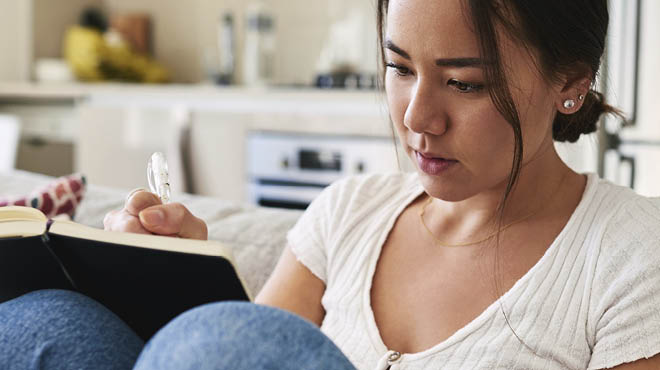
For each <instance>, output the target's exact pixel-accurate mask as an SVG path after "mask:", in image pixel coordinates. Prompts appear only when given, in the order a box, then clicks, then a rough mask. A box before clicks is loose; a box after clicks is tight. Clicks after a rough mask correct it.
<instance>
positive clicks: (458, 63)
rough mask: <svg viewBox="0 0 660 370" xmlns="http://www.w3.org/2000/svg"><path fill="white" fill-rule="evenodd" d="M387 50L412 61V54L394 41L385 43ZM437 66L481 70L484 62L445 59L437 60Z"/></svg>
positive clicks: (467, 59) (471, 59)
mask: <svg viewBox="0 0 660 370" xmlns="http://www.w3.org/2000/svg"><path fill="white" fill-rule="evenodd" d="M383 47H384V48H385V49H389V50H392V51H393V52H395V53H397V54H399V55H401V56H402V57H403V58H405V59H407V60H411V59H412V58H411V57H410V54H408V53H407V52H406V51H405V50H403V49H401V48H400V47H398V46H397V45H396V44H395V43H394V42H393V41H392V40H390V39H387V40H385V42H384V43H383ZM435 65H437V66H438V67H457V68H467V67H477V68H481V67H483V66H484V61H483V60H482V59H481V58H443V59H436V61H435Z"/></svg>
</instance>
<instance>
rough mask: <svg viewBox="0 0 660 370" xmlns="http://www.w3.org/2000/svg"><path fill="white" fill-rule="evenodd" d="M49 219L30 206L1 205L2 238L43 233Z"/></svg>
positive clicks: (0, 231) (0, 227) (0, 230)
mask: <svg viewBox="0 0 660 370" xmlns="http://www.w3.org/2000/svg"><path fill="white" fill-rule="evenodd" d="M47 222H48V219H47V218H46V216H44V214H43V213H41V212H40V211H39V210H37V209H34V208H30V207H16V206H11V207H0V238H18V237H29V236H36V235H42V234H43V233H44V232H46V223H47Z"/></svg>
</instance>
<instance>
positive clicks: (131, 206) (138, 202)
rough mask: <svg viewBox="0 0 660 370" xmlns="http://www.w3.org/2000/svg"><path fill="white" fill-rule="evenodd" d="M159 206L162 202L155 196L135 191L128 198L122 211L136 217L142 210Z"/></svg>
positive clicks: (146, 192) (142, 191)
mask: <svg viewBox="0 0 660 370" xmlns="http://www.w3.org/2000/svg"><path fill="white" fill-rule="evenodd" d="M159 204H162V202H161V201H160V198H158V196H157V195H156V194H154V193H151V192H148V191H146V190H143V189H137V190H136V191H134V192H133V193H131V194H130V195H129V196H128V198H127V200H126V205H125V206H124V209H125V210H126V212H128V213H129V214H131V215H133V216H137V215H138V214H139V213H140V211H142V210H143V209H145V208H149V207H152V206H155V205H159Z"/></svg>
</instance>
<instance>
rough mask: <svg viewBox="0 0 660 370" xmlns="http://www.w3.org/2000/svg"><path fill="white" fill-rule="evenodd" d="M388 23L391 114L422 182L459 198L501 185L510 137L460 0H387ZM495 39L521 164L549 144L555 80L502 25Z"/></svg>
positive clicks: (441, 194) (450, 198) (441, 193)
mask: <svg viewBox="0 0 660 370" xmlns="http://www.w3.org/2000/svg"><path fill="white" fill-rule="evenodd" d="M386 25H387V28H386V36H385V40H384V45H385V61H386V63H387V66H388V67H387V71H386V91H387V98H388V103H389V107H390V114H391V117H392V120H393V122H394V124H395V126H396V129H397V132H398V135H399V139H400V141H401V144H402V146H403V148H405V150H406V153H407V154H408V155H409V156H410V158H411V159H412V161H413V163H415V165H416V168H417V171H418V172H419V174H420V179H421V181H422V184H423V186H424V187H425V189H426V191H427V192H428V193H429V194H430V195H431V196H433V197H435V198H440V199H444V200H447V201H460V200H464V199H467V198H470V197H472V196H474V195H476V194H478V193H480V192H483V191H487V190H491V189H492V190H494V189H500V187H502V186H503V184H505V183H506V180H507V179H508V176H509V173H510V171H511V163H512V158H513V148H514V136H513V131H512V129H511V125H510V124H509V123H508V122H507V121H506V120H505V118H504V117H503V116H502V115H501V114H500V113H499V112H498V111H497V109H496V108H495V106H494V105H493V102H492V101H491V99H490V96H489V93H488V89H487V86H485V84H486V81H485V80H484V77H485V76H484V70H483V68H482V61H481V59H480V51H479V44H478V41H477V36H476V34H475V33H474V32H473V30H472V26H471V23H470V20H469V8H468V7H467V5H464V4H463V1H461V0H436V1H426V0H391V1H390V4H389V10H388V16H387V23H386ZM499 39H500V41H499V43H500V54H501V57H502V60H503V63H504V65H505V66H506V67H505V68H506V76H507V78H508V83H509V89H510V91H511V94H512V95H513V100H514V102H515V104H516V107H517V109H518V112H519V115H520V120H521V128H522V132H523V145H524V154H523V165H525V164H526V163H529V162H530V161H531V160H533V159H534V158H536V157H538V156H540V154H541V153H542V152H546V151H547V150H548V149H549V148H552V130H551V125H552V120H553V118H554V114H555V104H556V101H557V99H558V94H559V91H560V90H561V89H560V88H557V87H553V86H551V85H549V84H548V83H546V82H545V81H544V79H543V78H542V77H541V75H540V74H539V72H538V70H537V68H536V67H535V64H534V60H533V59H532V56H531V55H529V53H528V52H527V51H526V50H525V49H524V48H522V47H520V46H518V45H517V44H516V43H515V42H513V41H512V40H511V39H509V38H508V37H507V36H506V35H504V33H500V38H499ZM424 157H427V158H428V159H427V158H424ZM431 158H436V159H431ZM438 158H441V159H438ZM500 194H501V191H500Z"/></svg>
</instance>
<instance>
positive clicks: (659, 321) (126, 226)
mask: <svg viewBox="0 0 660 370" xmlns="http://www.w3.org/2000/svg"><path fill="white" fill-rule="evenodd" d="M378 10H379V30H380V31H381V33H380V34H381V38H382V40H381V41H382V45H383V61H384V63H385V65H386V66H387V70H386V72H385V88H386V93H387V98H388V104H389V108H390V113H391V118H392V122H393V124H394V126H395V127H396V130H397V133H398V136H399V139H400V141H401V144H402V147H403V148H404V149H405V150H406V153H407V154H408V155H409V156H410V158H411V159H412V160H413V162H414V163H415V164H416V169H417V171H416V173H413V174H388V175H369V176H361V177H355V178H349V179H346V180H342V181H340V182H338V183H335V184H333V185H332V186H330V187H329V188H328V189H326V190H325V191H324V192H323V194H322V195H321V196H319V198H318V199H316V200H315V201H314V202H313V203H312V205H310V207H309V209H308V210H307V211H306V213H305V214H304V215H303V216H302V218H301V219H300V220H299V222H298V223H297V225H296V226H295V227H294V228H293V229H292V230H291V231H290V232H289V235H288V241H289V245H288V246H287V247H286V248H285V251H284V253H283V255H282V257H281V259H280V261H279V263H278V265H277V267H276V268H275V271H274V272H273V274H272V276H271V278H270V280H269V281H268V282H267V284H266V285H265V287H264V288H263V290H262V291H261V293H260V294H259V296H258V297H257V299H256V301H257V303H261V304H263V305H268V306H274V307H278V308H281V309H284V310H287V311H290V312H293V313H295V314H297V315H299V316H301V317H303V318H305V319H307V320H309V321H311V322H312V323H314V324H316V325H317V326H320V327H321V331H322V332H323V333H324V334H325V335H327V337H325V336H323V335H322V334H320V333H321V331H318V330H316V329H314V328H313V327H312V326H311V325H308V324H307V323H306V322H303V321H301V320H299V319H297V318H296V317H295V316H293V315H289V314H286V313H284V312H283V311H279V310H276V309H271V308H267V307H265V306H262V305H232V304H222V303H220V304H215V305H210V306H205V307H201V308H198V309H196V310H193V311H191V312H188V313H185V314H183V315H182V316H181V317H179V318H177V319H175V320H174V321H173V322H172V323H170V324H168V325H167V326H166V327H165V328H163V329H162V330H161V331H160V332H159V333H158V334H157V335H156V336H155V338H153V339H152V340H151V341H150V343H149V344H148V345H147V346H146V348H145V349H144V350H142V352H141V353H140V350H141V346H140V344H139V343H135V344H131V345H130V346H129V345H128V344H126V343H129V341H128V340H127V339H124V340H123V341H120V340H117V339H107V340H106V339H98V340H99V341H100V342H102V343H101V344H93V345H92V344H90V345H89V347H90V348H92V349H98V348H109V349H108V350H107V352H109V353H117V354H119V353H121V354H122V355H123V356H124V357H125V358H126V361H125V362H126V363H130V361H131V358H135V357H137V356H138V353H140V354H139V359H138V361H137V365H136V368H137V369H146V368H163V369H165V368H197V367H196V366H198V365H199V368H202V367H201V365H205V366H207V367H208V368H225V367H226V368H240V369H242V368H315V369H320V368H328V369H351V368H353V366H354V367H355V368H358V369H374V368H376V369H388V368H390V369H438V368H448V369H458V368H461V369H512V368H516V369H537V368H538V369H566V368H570V369H601V368H617V369H622V370H626V369H655V368H658V367H660V356H656V354H657V353H658V352H660V335H659V334H660V296H659V294H658V290H660V271H658V266H659V265H660V256H659V253H658V252H657V250H656V249H657V245H658V244H659V240H660V228H658V226H659V221H660V202H658V201H657V200H651V199H647V198H644V197H641V196H638V195H636V194H634V193H633V192H632V191H631V190H629V189H625V188H622V187H618V186H615V185H613V184H610V183H608V182H606V181H603V180H600V179H598V178H597V176H596V175H595V174H589V175H582V174H578V173H575V172H573V171H572V170H570V169H569V168H568V167H567V166H566V165H565V164H564V163H563V162H562V161H561V160H560V158H559V157H558V156H557V153H556V152H555V150H554V146H553V140H558V141H575V140H576V139H577V138H578V137H579V136H580V135H581V134H585V133H590V132H593V131H594V130H595V129H596V122H597V120H598V118H599V117H600V116H601V114H603V113H607V112H614V110H613V109H612V108H611V107H609V106H608V105H606V104H605V103H604V102H603V100H602V96H601V95H600V94H598V93H597V92H595V91H593V90H591V87H592V86H593V81H594V79H595V77H596V74H597V72H598V69H599V65H600V57H601V56H602V53H603V48H604V44H605V42H604V40H605V35H606V31H607V23H608V15H607V6H606V1H605V0H590V1H569V0H566V1H558V0H555V1H534V2H532V1H523V0H510V1H484V0H482V1H479V0H471V1H468V0H465V1H462V0H446V1H444V0H443V1H441V0H436V1H423V0H389V1H388V0H379V2H378ZM106 228H107V229H111V230H122V231H130V232H143V233H156V234H164V235H178V236H180V237H190V238H202V239H203V238H206V227H205V225H204V222H203V221H201V220H199V219H197V218H195V217H194V216H193V215H191V214H190V213H189V212H188V211H187V210H186V209H185V208H184V207H182V206H180V205H176V204H174V205H167V206H162V205H159V204H158V201H157V199H156V198H155V197H154V196H153V195H152V194H149V193H146V192H138V193H135V194H132V195H131V196H130V199H129V200H128V202H127V205H126V207H125V208H124V209H123V210H121V211H117V212H114V213H111V214H109V215H108V217H107V218H106ZM39 294H44V295H47V296H46V297H39V296H38V295H39ZM35 296H36V297H35ZM62 296H64V297H62ZM67 297H68V298H67ZM67 299H70V300H73V301H76V302H78V301H83V302H86V303H85V304H88V305H92V303H91V302H88V301H89V300H87V299H85V298H83V297H79V296H75V298H71V297H70V294H67V293H62V292H55V293H53V292H37V293H33V295H32V296H29V297H27V298H26V297H22V298H19V299H17V300H16V302H11V303H12V304H16V305H21V304H23V305H25V306H30V305H35V304H36V303H35V302H44V301H50V302H51V306H52V305H57V304H61V305H62V307H71V306H72V305H73V306H74V307H77V306H75V304H77V303H73V304H68V305H66V304H64V303H62V302H63V301H67ZM52 302H55V303H52ZM30 307H31V306H30ZM67 309H68V308H67ZM3 310H4V311H6V309H3ZM16 311H17V310H16V309H15V308H14V309H13V310H12V312H16ZM55 311H57V310H55ZM88 311H91V312H92V313H80V312H76V317H79V318H83V317H87V316H94V315H96V314H98V315H101V314H99V312H100V311H101V309H97V308H95V309H91V310H88ZM53 315H55V317H61V315H59V316H58V314H57V313H53ZM101 316H103V317H104V320H108V321H112V319H111V318H107V317H108V316H109V315H108V314H104V315H101ZM81 321H82V322H83V323H88V322H90V321H93V320H91V319H89V318H87V319H86V320H82V319H81ZM97 321H100V320H97ZM22 322H23V321H21V323H22ZM69 325H71V324H69ZM26 326H27V327H30V325H26ZM31 326H35V325H34V324H33V325H31ZM108 326H109V327H111V328H113V330H115V331H116V332H117V333H119V334H115V333H114V332H112V333H110V334H109V335H108V336H106V337H111V336H115V335H116V336H117V337H120V338H130V337H131V334H130V330H129V329H127V328H124V327H122V326H121V323H114V324H108ZM65 327H69V326H66V325H65ZM246 328H247V329H246ZM76 330H78V329H76ZM79 330H80V332H82V333H83V334H81V335H84V333H89V330H88V329H85V328H82V329H79ZM97 330H100V329H97ZM104 330H105V329H104ZM250 333H256V334H255V335H253V336H250ZM255 336H256V338H255ZM229 337H234V338H229ZM328 338H330V339H332V342H330V340H328ZM232 339H234V340H232ZM72 341H73V340H72ZM73 342H74V343H78V342H80V339H78V342H75V341H73ZM117 342H121V343H122V344H125V347H131V348H132V349H130V350H129V349H126V348H121V349H115V348H114V347H113V343H117ZM333 343H334V344H336V345H337V346H338V348H336V347H334V344H333ZM14 347H15V346H14ZM30 348H32V347H30ZM251 352H252V353H253V354H255V355H254V356H249V354H250V353H251ZM58 353H59V352H58ZM35 356H36V355H35ZM35 356H33V357H35ZM131 356H135V357H131ZM36 357H39V356H36ZM46 357H47V356H46ZM80 357H85V356H80ZM87 357H94V356H87ZM96 357H102V356H96ZM60 358H65V357H60ZM248 358H256V359H257V360H254V359H253V360H249V361H252V362H250V363H249V364H247V363H246V361H248V360H247V359H248ZM84 360H87V358H85V359H84ZM93 360H94V359H92V360H90V361H93ZM80 361H83V360H82V359H81V360H80ZM99 363H106V362H104V361H102V360H101V361H97V362H96V363H95V366H96V365H98V364H99ZM98 366H100V365H98ZM223 366H225V367H223ZM129 367H130V365H129ZM204 368H206V367H204Z"/></svg>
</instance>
